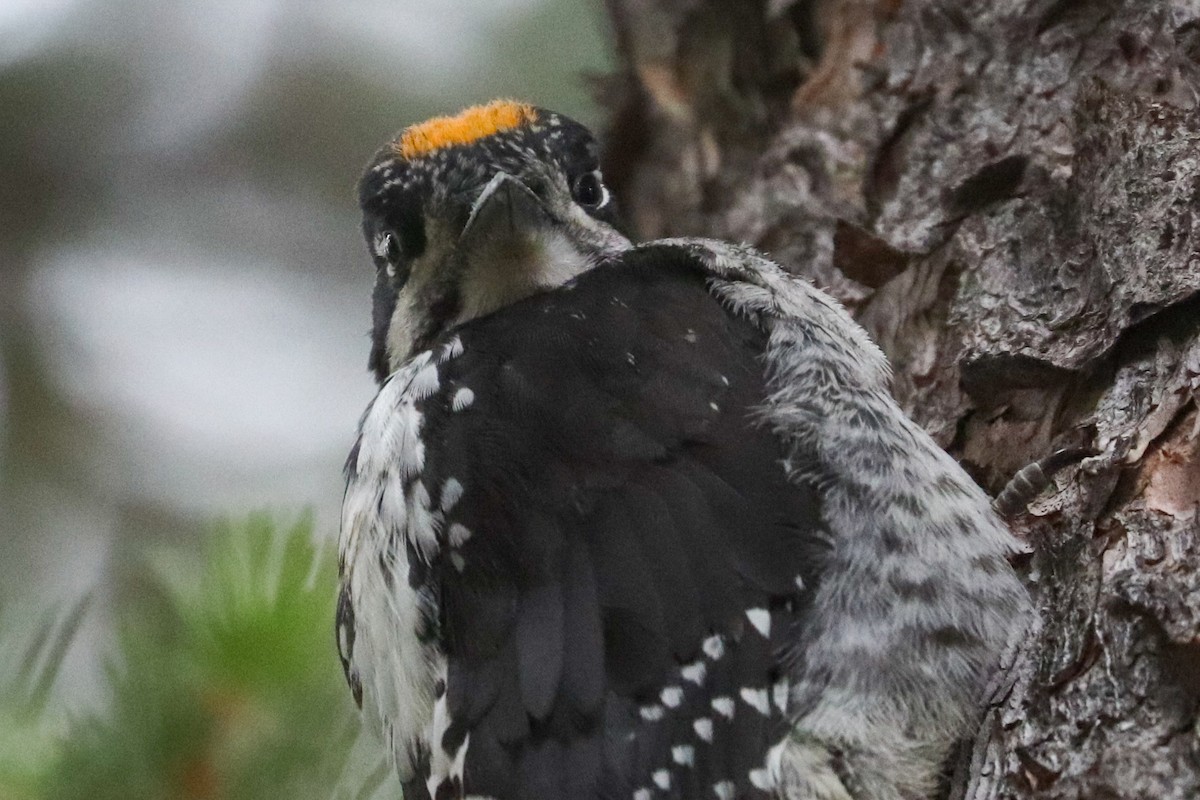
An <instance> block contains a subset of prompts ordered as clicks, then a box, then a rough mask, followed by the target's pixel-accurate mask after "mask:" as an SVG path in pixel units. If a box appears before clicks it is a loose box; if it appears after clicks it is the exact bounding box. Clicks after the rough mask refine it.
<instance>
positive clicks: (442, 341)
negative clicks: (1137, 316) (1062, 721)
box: [337, 106, 1027, 800]
mask: <svg viewBox="0 0 1200 800" xmlns="http://www.w3.org/2000/svg"><path fill="white" fill-rule="evenodd" d="M496 109H497V106H489V107H486V108H484V109H475V110H472V111H470V112H467V114H471V113H474V114H481V113H482V114H485V115H486V114H492V115H493V116H491V117H486V116H485V117H484V118H482V119H468V118H467V117H466V116H465V115H464V116H462V117H457V118H452V119H450V120H446V121H438V122H439V123H440V124H442V125H443V126H444V125H447V124H450V125H454V124H457V123H460V122H462V120H464V119H468V121H469V122H471V123H472V126H470V128H469V130H468V135H461V131H462V130H463V126H462V125H459V126H458V127H452V128H449V129H447V128H445V127H443V128H437V127H434V128H433V129H430V128H428V127H426V128H425V129H424V131H423V133H424V139H420V138H418V139H417V143H416V144H415V145H414V144H413V138H412V137H407V138H402V139H401V140H399V141H400V144H399V145H394V146H392V147H391V148H389V149H385V150H384V151H381V154H380V156H379V157H378V158H377V159H376V162H375V163H374V164H373V166H372V167H371V168H370V169H369V170H368V173H367V178H366V179H364V184H363V204H364V210H365V212H366V223H365V226H366V233H367V236H368V241H369V242H371V243H372V248H373V250H374V252H375V254H376V256H377V264H378V266H379V285H378V286H377V289H376V295H375V308H376V325H375V335H374V340H375V350H374V353H373V356H372V364H373V366H374V367H375V368H376V371H377V373H378V374H379V376H380V378H381V381H382V386H381V388H380V391H379V394H378V395H377V397H376V398H375V400H374V401H373V402H372V404H371V405H370V406H369V407H368V409H367V411H366V412H365V414H364V415H363V419H362V422H361V424H360V430H359V436H358V439H357V441H356V443H355V446H354V449H353V450H352V452H351V454H350V458H349V459H348V462H347V468H346V469H347V489H346V497H345V505H344V512H343V523H342V540H341V548H340V556H341V569H342V594H341V598H340V602H339V605H338V624H337V628H338V644H339V650H340V652H341V655H342V659H343V665H344V667H345V669H346V674H347V679H348V681H349V683H350V685H351V687H352V690H353V691H354V693H355V697H356V699H358V700H359V702H360V704H361V705H362V707H363V709H364V711H365V712H367V713H368V715H369V716H370V717H371V718H372V719H373V720H374V722H375V724H377V725H378V726H379V727H380V729H381V730H382V731H383V732H384V735H385V737H386V738H387V740H388V744H389V747H390V750H391V752H392V753H393V754H394V757H395V762H396V767H397V770H398V772H399V774H400V777H401V779H402V780H403V781H405V783H406V797H408V798H409V800H412V798H414V797H420V796H424V795H426V794H427V795H428V796H430V797H433V798H447V797H467V796H490V797H498V798H529V799H530V800H533V799H536V800H543V799H545V800H551V799H552V798H564V800H565V798H572V800H574V799H576V798H589V797H590V798H617V797H624V798H634V800H648V799H649V798H655V797H674V798H702V797H703V798H718V800H730V799H731V798H743V797H745V798H750V797H767V796H772V795H779V796H786V797H791V798H804V799H805V800H809V799H811V800H818V799H820V798H849V797H855V798H858V800H887V799H890V798H896V799H897V800H899V798H915V797H924V796H928V793H929V792H930V791H932V789H933V786H934V782H935V779H936V775H937V772H938V770H939V768H940V766H941V761H942V759H943V758H944V756H945V755H946V753H947V751H948V749H949V747H950V746H951V744H952V743H953V741H954V740H955V738H956V737H957V736H959V735H960V734H961V732H962V731H963V728H964V725H965V724H966V723H968V722H969V721H970V719H971V716H972V714H973V709H974V703H975V702H976V694H977V692H978V691H979V690H980V689H981V688H982V686H983V684H984V683H985V681H986V678H987V670H988V667H989V665H990V664H991V662H992V661H993V660H994V658H995V656H996V654H997V652H998V651H999V649H1000V648H1001V647H1002V646H1003V645H1004V644H1005V642H1006V641H1007V640H1008V638H1009V637H1010V636H1011V635H1012V634H1013V632H1014V631H1015V630H1017V629H1019V626H1020V624H1021V620H1022V616H1023V614H1024V612H1025V608H1026V603H1027V600H1026V598H1025V594H1024V592H1023V590H1022V588H1021V586H1020V584H1019V583H1018V582H1017V580H1016V578H1015V576H1014V575H1013V573H1012V571H1011V570H1010V568H1009V566H1008V563H1007V561H1006V556H1007V555H1008V554H1009V552H1010V551H1011V549H1012V541H1011V539H1010V537H1009V534H1008V533H1007V531H1006V530H1005V529H1004V527H1003V526H1002V525H1001V523H1000V522H999V520H998V519H997V518H996V516H995V515H994V513H993V512H992V511H991V509H990V508H989V504H988V500H987V498H986V497H985V496H984V494H983V493H982V492H981V491H980V490H979V489H978V488H977V487H976V486H974V485H973V484H972V483H971V481H970V479H969V478H968V477H967V476H966V475H965V474H964V473H963V472H962V470H961V469H960V468H959V467H958V466H957V464H955V462H954V461H953V460H952V459H951V458H950V457H949V456H947V455H946V454H945V453H943V452H942V451H941V450H940V449H938V448H937V447H936V445H935V444H934V443H933V442H932V440H930V439H929V437H928V436H927V435H926V434H925V433H924V432H923V431H921V430H920V428H919V427H918V426H917V425H915V424H914V423H913V422H911V421H910V420H909V419H908V418H907V417H905V416H904V415H903V413H902V412H901V411H900V410H899V408H898V407H897V406H896V404H895V403H894V401H893V400H892V399H891V397H890V395H889V394H888V391H887V377H888V370H887V366H886V363H885V361H884V359H883V357H882V354H881V353H880V352H879V351H878V349H877V348H876V347H875V346H874V345H873V344H872V343H871V342H870V341H869V339H868V338H867V336H866V334H865V333H864V332H863V331H862V329H861V328H859V327H858V326H857V325H856V324H855V323H854V322H853V321H852V320H851V319H850V318H849V316H848V315H847V314H846V313H845V312H844V311H843V310H842V309H841V308H840V307H839V306H838V305H837V304H836V303H835V302H834V301H833V300H831V299H830V298H829V297H828V296H826V295H824V294H823V293H821V292H819V291H817V290H816V289H814V288H813V287H811V286H810V285H809V284H807V283H804V282H803V281H800V280H797V279H795V278H792V277H790V276H788V275H787V274H785V273H784V272H783V271H782V270H780V269H779V268H778V267H776V266H775V265H773V264H771V263H770V262H769V261H767V260H766V259H764V258H763V257H762V256H760V255H758V254H757V253H755V252H753V251H752V250H749V249H747V248H742V247H737V246H733V245H727V244H723V243H719V242H711V241H705V240H666V241H659V242H651V243H648V244H644V245H640V246H636V247H635V246H633V245H631V244H630V243H629V242H628V241H627V240H625V239H624V237H623V236H621V235H620V234H619V233H617V232H616V230H615V228H613V227H612V224H611V222H612V220H611V208H610V207H609V200H608V197H607V192H605V191H599V192H597V191H593V190H594V189H595V187H590V188H589V190H588V191H586V192H581V191H580V189H579V175H584V174H593V173H594V174H596V175H597V176H598V172H597V171H596V167H595V164H594V144H593V143H592V142H591V138H590V136H589V135H588V134H587V132H586V131H585V130H584V129H582V128H581V127H580V126H577V125H575V124H574V123H571V122H570V121H569V120H566V118H563V117H559V116H557V115H552V114H550V113H549V112H544V111H541V110H537V109H528V107H518V109H519V110H520V113H518V114H516V118H517V120H518V122H517V124H514V125H507V124H506V123H507V121H509V120H510V119H511V118H512V115H511V114H509V115H508V116H506V117H504V119H503V120H502V121H501V122H500V123H499V124H496V125H490V123H491V122H494V121H495V120H496V119H497V118H496V116H495V114H496V113H497V111H496ZM524 109H528V110H527V111H525V110H524ZM501 110H504V111H507V110H511V109H508V107H507V106H506V107H504V108H503V109H501ZM427 125H429V124H427ZM480 126H482V129H483V130H484V133H483V134H482V135H476V134H478V133H479V129H480ZM493 128H495V130H493ZM411 130H412V129H410V131H411ZM448 130H449V131H450V132H451V133H454V134H455V135H454V136H449V135H447V131H448ZM472 137H474V138H472ZM444 140H450V141H451V143H450V144H446V143H445V141H444ZM405 144H407V145H408V146H407V147H404V146H403V145H405ZM389 181H391V182H392V183H391V184H390V185H389ZM600 189H601V190H603V186H602V184H601V185H600ZM418 226H419V227H420V231H419V232H418V231H416V230H415V229H416V227H418ZM399 239H403V240H405V241H404V242H403V243H401V244H400V246H396V245H397V240H399ZM418 245H419V246H418Z"/></svg>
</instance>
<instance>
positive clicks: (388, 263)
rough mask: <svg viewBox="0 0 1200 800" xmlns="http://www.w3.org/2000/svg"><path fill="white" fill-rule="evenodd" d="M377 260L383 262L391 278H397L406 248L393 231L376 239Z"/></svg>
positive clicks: (386, 232)
mask: <svg viewBox="0 0 1200 800" xmlns="http://www.w3.org/2000/svg"><path fill="white" fill-rule="evenodd" d="M375 258H376V259H377V260H378V261H382V262H383V264H382V266H383V267H384V268H385V269H387V274H388V277H389V278H394V277H396V271H397V270H399V269H400V265H401V262H402V261H403V259H404V248H403V247H401V245H400V237H399V236H398V235H396V234H395V233H394V232H392V231H384V232H383V233H381V234H379V236H377V237H376V239H375Z"/></svg>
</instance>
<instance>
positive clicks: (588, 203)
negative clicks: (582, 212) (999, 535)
mask: <svg viewBox="0 0 1200 800" xmlns="http://www.w3.org/2000/svg"><path fill="white" fill-rule="evenodd" d="M571 196H572V197H574V198H575V202H576V203H579V205H581V206H583V207H584V208H593V209H594V208H601V207H603V206H604V205H606V204H607V203H608V189H606V188H605V186H604V184H603V183H602V182H601V181H600V173H599V171H595V172H585V173H583V174H582V175H580V176H579V177H578V178H576V179H575V181H574V183H572V185H571Z"/></svg>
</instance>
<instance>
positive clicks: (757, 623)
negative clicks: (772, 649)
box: [746, 608, 771, 639]
mask: <svg viewBox="0 0 1200 800" xmlns="http://www.w3.org/2000/svg"><path fill="white" fill-rule="evenodd" d="M746 618H747V619H749V620H750V624H751V625H753V626H754V629H755V630H756V631H758V632H759V633H761V634H762V635H763V638H766V639H770V638H771V612H770V611H767V610H766V609H765V608H750V609H747V610H746Z"/></svg>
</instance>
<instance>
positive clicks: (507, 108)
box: [392, 100, 537, 159]
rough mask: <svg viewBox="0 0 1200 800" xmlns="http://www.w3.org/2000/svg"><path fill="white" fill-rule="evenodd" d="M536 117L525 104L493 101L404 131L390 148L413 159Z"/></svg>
mask: <svg viewBox="0 0 1200 800" xmlns="http://www.w3.org/2000/svg"><path fill="white" fill-rule="evenodd" d="M536 118H537V112H536V111H535V110H534V108H533V106H531V105H529V104H528V103H518V102H515V101H513V100H493V101H492V102H490V103H488V104H487V105H485V106H471V107H470V108H466V109H463V110H462V111H460V112H458V113H457V114H455V115H454V116H452V117H434V118H433V119H430V120H426V121H425V122H422V123H420V124H418V125H412V126H410V127H408V128H405V129H404V132H403V133H402V134H400V138H399V140H397V141H396V142H394V143H393V144H392V149H393V150H394V151H395V152H396V154H397V155H399V156H400V157H401V158H405V159H411V158H416V157H417V156H423V155H428V154H429V153H433V152H435V151H437V150H441V149H442V148H445V147H453V146H454V145H459V144H470V143H471V142H475V141H478V140H480V139H482V138H484V137H486V136H491V135H492V134H493V133H499V132H500V131H507V130H511V129H513V128H516V127H518V126H520V125H522V124H524V123H527V122H533V121H534V120H535V119H536Z"/></svg>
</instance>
